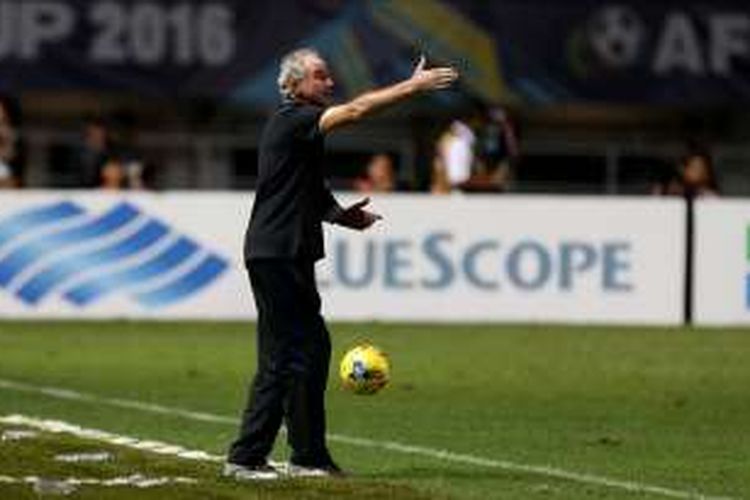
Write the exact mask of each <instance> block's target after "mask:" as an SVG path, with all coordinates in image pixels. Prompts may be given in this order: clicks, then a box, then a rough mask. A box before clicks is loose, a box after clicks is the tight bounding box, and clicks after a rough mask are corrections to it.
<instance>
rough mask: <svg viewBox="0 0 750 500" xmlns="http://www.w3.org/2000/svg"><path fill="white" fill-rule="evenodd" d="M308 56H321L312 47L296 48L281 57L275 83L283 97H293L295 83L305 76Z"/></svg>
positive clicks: (295, 87)
mask: <svg viewBox="0 0 750 500" xmlns="http://www.w3.org/2000/svg"><path fill="white" fill-rule="evenodd" d="M308 57H317V58H321V57H320V54H318V53H317V52H316V51H314V50H313V49H308V48H304V49H297V50H294V51H292V52H290V53H288V54H287V55H285V56H284V57H283V59H281V64H280V66H279V78H278V79H277V80H276V83H277V84H278V86H279V92H281V96H282V97H284V98H285V99H293V98H294V91H295V90H296V89H297V84H298V83H299V82H300V80H302V79H303V78H304V77H305V72H306V71H307V68H306V67H305V60H306V59H307V58H308Z"/></svg>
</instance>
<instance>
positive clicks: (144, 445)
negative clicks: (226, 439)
mask: <svg viewBox="0 0 750 500" xmlns="http://www.w3.org/2000/svg"><path fill="white" fill-rule="evenodd" d="M0 423H3V424H8V425H20V426H24V427H32V428H34V429H38V430H41V431H46V432H51V433H53V434H72V435H73V436H77V437H80V438H84V439H91V440H94V441H100V442H102V443H109V444H114V445H117V446H122V447H124V448H132V449H135V450H142V451H151V452H153V453H158V454H160V455H172V456H175V457H179V458H185V459H188V460H203V461H208V462H221V461H223V460H224V457H220V456H218V455H211V454H209V453H206V452H205V451H197V450H189V449H187V448H183V447H182V446H177V445H173V444H167V443H163V442H161V441H144V440H140V439H137V438H133V437H129V436H123V435H121V434H115V433H113V432H107V431H100V430H98V429H86V428H84V427H80V426H78V425H74V424H69V423H67V422H62V421H60V420H42V419H38V418H33V417H26V416H24V415H9V416H6V417H0Z"/></svg>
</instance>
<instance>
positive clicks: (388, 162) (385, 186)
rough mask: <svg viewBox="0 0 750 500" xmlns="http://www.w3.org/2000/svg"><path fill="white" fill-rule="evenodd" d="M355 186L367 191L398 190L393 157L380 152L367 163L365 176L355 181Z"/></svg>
mask: <svg viewBox="0 0 750 500" xmlns="http://www.w3.org/2000/svg"><path fill="white" fill-rule="evenodd" d="M354 188H355V189H356V190H357V191H360V192H365V193H390V192H392V191H395V190H396V172H395V167H394V165H393V158H392V157H391V155H389V154H386V153H378V154H376V155H373V156H372V158H370V161H369V162H368V163H367V168H366V170H365V175H364V177H360V178H358V179H356V180H355V181H354Z"/></svg>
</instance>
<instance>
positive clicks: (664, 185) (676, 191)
mask: <svg viewBox="0 0 750 500" xmlns="http://www.w3.org/2000/svg"><path fill="white" fill-rule="evenodd" d="M650 192H651V194H653V195H656V196H682V195H683V193H684V192H685V188H684V186H683V184H682V172H681V171H680V169H678V168H676V167H675V166H674V165H668V166H662V167H660V168H658V169H657V172H656V175H655V178H654V180H653V182H652V183H651V188H650Z"/></svg>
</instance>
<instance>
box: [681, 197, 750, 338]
mask: <svg viewBox="0 0 750 500" xmlns="http://www.w3.org/2000/svg"><path fill="white" fill-rule="evenodd" d="M693 241H694V242H695V259H694V275H695V280H694V286H693V290H694V293H693V313H694V314H693V316H694V321H695V323H696V324H697V325H748V324H750V202H747V201H743V200H711V199H707V200H699V201H697V202H696V205H695V234H694V239H693Z"/></svg>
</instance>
